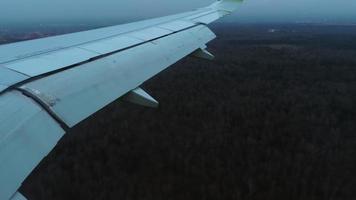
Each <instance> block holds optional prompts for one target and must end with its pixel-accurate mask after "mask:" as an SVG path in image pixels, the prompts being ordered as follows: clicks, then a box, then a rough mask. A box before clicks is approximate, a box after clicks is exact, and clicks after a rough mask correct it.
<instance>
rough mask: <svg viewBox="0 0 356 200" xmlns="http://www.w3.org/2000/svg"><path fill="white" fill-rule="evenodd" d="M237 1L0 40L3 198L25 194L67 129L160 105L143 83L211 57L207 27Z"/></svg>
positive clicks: (0, 193) (225, 0) (0, 177)
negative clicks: (112, 106) (115, 106)
mask: <svg viewBox="0 0 356 200" xmlns="http://www.w3.org/2000/svg"><path fill="white" fill-rule="evenodd" d="M238 2H240V1H239V0H220V1H217V2H215V3H214V4H212V5H210V6H208V7H205V8H201V9H198V10H195V11H192V12H187V13H183V14H178V15H172V16H168V17H162V18H157V19H151V20H145V21H141V22H136V23H131V24H126V25H120V26H113V27H108V28H102V29H97V30H92V31H85V32H79V33H73V34H68V35H63V36H56V37H50V38H44V39H39V40H32V41H27V42H20V43H13V44H9V45H3V46H0V114H1V115H0V199H25V198H24V197H23V196H22V195H21V194H20V193H18V192H17V190H18V189H19V187H20V186H21V184H22V182H23V181H24V180H25V179H26V177H27V176H28V175H29V174H30V173H31V171H32V170H33V169H34V168H35V167H36V166H37V165H38V163H39V162H40V161H41V160H42V159H43V158H44V157H45V156H46V155H48V153H49V152H50V151H51V150H52V149H53V148H54V146H55V145H56V144H57V142H58V141H59V140H60V138H61V137H62V136H63V135H64V134H65V132H66V131H67V130H68V129H70V128H71V127H73V126H74V125H76V124H78V123H79V122H81V121H82V120H84V119H85V118H87V117H89V116H90V115H92V114H93V113H95V112H97V111H98V110H100V109H102V108H103V107H105V106H106V105H108V104H109V103H111V102H113V101H115V100H116V99H119V98H121V99H122V100H126V101H131V102H134V103H138V104H141V105H147V106H151V107H156V106H158V102H157V101H156V100H154V99H153V98H152V97H151V96H150V95H148V94H147V93H146V92H144V91H143V90H142V89H140V88H139V87H140V85H141V84H142V83H144V82H145V81H146V80H148V79H150V78H151V77H152V76H154V75H156V74H157V73H159V72H160V71H162V70H164V69H165V68H167V67H169V66H170V65H172V64H174V63H175V62H177V61H178V60H180V59H182V58H184V57H186V56H188V55H192V56H196V57H200V58H204V59H212V58H213V55H211V54H210V53H209V52H208V51H207V50H206V44H207V43H208V42H209V41H211V40H213V39H214V38H215V37H216V36H215V34H214V33H213V32H212V31H211V30H210V29H209V28H208V27H207V26H206V25H207V24H209V23H211V22H213V21H215V20H217V19H219V18H221V17H223V16H225V15H227V14H230V13H231V12H233V11H234V10H235V9H236V8H237V5H238V4H237V3H238Z"/></svg>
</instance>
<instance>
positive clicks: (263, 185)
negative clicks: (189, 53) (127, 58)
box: [21, 24, 356, 200]
mask: <svg viewBox="0 0 356 200" xmlns="http://www.w3.org/2000/svg"><path fill="white" fill-rule="evenodd" d="M212 29H213V30H214V31H215V32H216V34H217V35H218V38H217V39H216V40H215V41H213V42H212V43H210V45H209V50H210V51H211V52H212V53H214V54H215V56H216V59H215V60H214V61H205V60H199V59H195V58H189V57H188V58H185V59H183V60H182V61H180V62H179V63H177V64H175V65H174V66H172V67H170V68H168V69H167V70H165V71H163V72H162V73H160V74H159V75H157V76H156V77H154V78H152V79H151V80H149V81H148V82H146V83H145V84H144V85H143V88H145V89H146V91H148V92H149V93H150V94H151V95H152V96H154V97H155V98H156V99H157V100H159V102H160V107H159V108H158V109H150V108H145V107H140V106H136V105H132V104H129V103H125V102H122V101H120V100H118V101H116V102H113V103H112V104H111V105H109V106H108V107H106V108H105V109H103V110H101V111H100V112H99V113H97V114H95V115H94V116H92V117H90V118H89V119H87V120H86V121H84V122H82V123H81V124H80V125H78V126H76V127H75V128H74V129H73V130H71V131H70V132H69V133H68V134H67V135H66V136H65V137H64V138H63V139H62V140H61V141H60V143H59V144H58V146H57V147H56V148H55V149H54V150H53V151H52V153H51V154H50V155H49V156H48V157H47V158H46V159H44V161H43V162H42V163H41V164H40V165H39V166H38V167H37V168H36V170H35V171H34V172H33V173H32V174H31V176H30V177H29V178H28V179H27V180H26V182H25V183H24V184H23V186H22V188H21V192H22V193H23V194H24V195H25V196H26V197H28V198H29V199H38V200H48V199H52V200H63V199H86V200H90V199H95V200H97V199H103V200H104V199H105V200H108V199H113V200H114V199H125V200H143V199H144V200H161V199H162V200H181V199H185V200H188V199H189V200H190V199H192V200H197V199H201V200H210V199H212V200H213V199H214V200H215V199H223V200H229V199H231V200H262V199H263V200H266V199H270V200H279V199H281V200H285V199H289V200H302V199H303V200H327V199H330V200H331V199H337V200H352V199H356V190H355V188H356V179H355V177H356V132H355V130H356V26H326V25H323V26H321V25H306V24H297V25H238V24H217V25H214V26H213V27H212Z"/></svg>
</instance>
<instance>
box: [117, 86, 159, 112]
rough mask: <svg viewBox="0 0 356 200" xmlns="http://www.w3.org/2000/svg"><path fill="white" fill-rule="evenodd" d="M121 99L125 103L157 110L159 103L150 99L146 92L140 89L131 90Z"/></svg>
mask: <svg viewBox="0 0 356 200" xmlns="http://www.w3.org/2000/svg"><path fill="white" fill-rule="evenodd" d="M123 99H124V100H125V101H127V102H130V103H134V104H138V105H141V106H146V107H151V108H157V107H158V105H159V103H158V102H157V101H156V100H155V99H154V98H153V97H151V96H150V95H149V94H148V93H147V92H145V91H144V90H143V89H141V88H136V89H134V90H131V91H130V92H129V93H128V94H126V95H125V96H124V97H123Z"/></svg>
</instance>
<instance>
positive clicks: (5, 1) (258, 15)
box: [0, 0, 356, 24]
mask: <svg viewBox="0 0 356 200" xmlns="http://www.w3.org/2000/svg"><path fill="white" fill-rule="evenodd" d="M212 2H214V1H213V0H189V1H188V0H184V1H176V0H174V1H173V0H130V1H128V0H127V1H126V0H125V1H124V0H101V1H88V0H76V1H72V0H61V1H48V0H35V1H25V0H1V2H0V19H1V21H0V24H1V23H3V24H9V23H10V24H11V23H19V22H20V23H22V24H31V23H50V22H56V23H58V22H63V23H70V22H83V23H90V22H93V23H94V22H97V21H99V22H104V21H112V22H117V23H123V22H128V21H134V20H140V19H144V18H152V17H158V16H164V15H169V14H174V13H178V12H183V11H189V10H192V9H194V8H199V7H203V6H205V5H209V4H210V3H212ZM355 11H356V1H353V0H338V1H335V0H246V1H245V2H243V3H242V4H241V7H240V9H239V10H238V11H237V12H236V13H235V14H234V15H233V16H231V17H228V18H226V19H224V20H223V21H225V22H232V21H236V22H241V23H266V22H267V23H268V22H330V23H338V22H340V23H355V22H356V12H355Z"/></svg>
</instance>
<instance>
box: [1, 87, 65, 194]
mask: <svg viewBox="0 0 356 200" xmlns="http://www.w3.org/2000/svg"><path fill="white" fill-rule="evenodd" d="M0 113H1V115H0V131H1V132H0V177H1V178H0V186H1V188H0V191H1V192H0V199H10V197H11V196H12V195H13V194H14V193H15V192H16V191H17V189H18V188H19V187H20V186H21V183H22V182H23V181H24V180H25V178H26V177H27V175H28V174H29V173H30V172H31V171H32V170H33V169H34V168H35V167H36V166H37V165H38V163H39V162H40V161H41V160H42V159H43V158H44V157H45V156H46V155H47V154H48V153H49V152H50V151H51V150H52V148H53V147H54V146H55V145H56V144H57V141H58V140H59V139H60V138H61V137H62V136H63V134H64V130H62V129H61V127H60V126H59V125H58V124H57V123H56V122H55V121H54V120H53V119H52V118H51V117H50V116H49V115H48V114H47V112H46V111H44V110H43V109H42V108H41V107H39V106H38V105H37V104H36V103H35V102H34V101H32V100H31V99H29V98H27V97H25V96H23V95H22V94H21V93H20V92H16V91H12V92H7V93H5V94H3V95H1V98H0Z"/></svg>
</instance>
